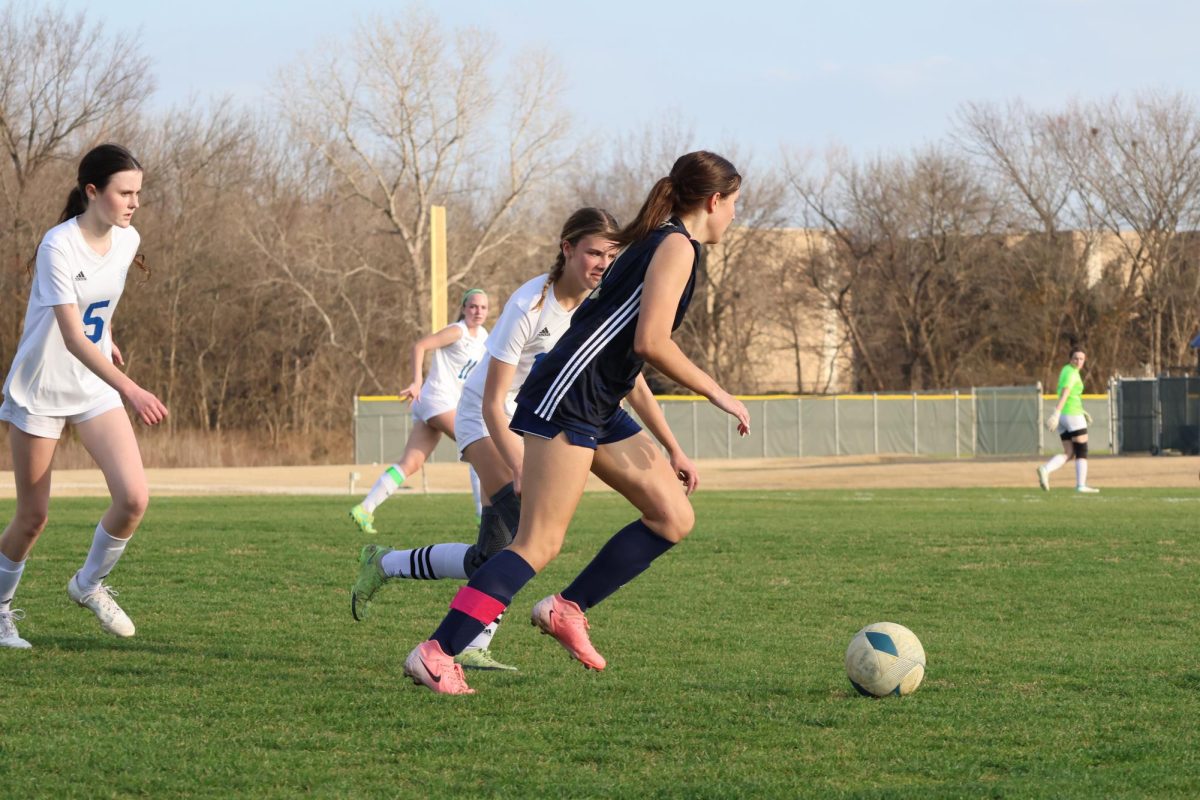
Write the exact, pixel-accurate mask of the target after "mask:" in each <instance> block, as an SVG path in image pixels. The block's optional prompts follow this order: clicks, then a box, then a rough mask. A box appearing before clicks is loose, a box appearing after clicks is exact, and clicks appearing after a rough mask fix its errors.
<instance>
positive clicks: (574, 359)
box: [534, 283, 642, 419]
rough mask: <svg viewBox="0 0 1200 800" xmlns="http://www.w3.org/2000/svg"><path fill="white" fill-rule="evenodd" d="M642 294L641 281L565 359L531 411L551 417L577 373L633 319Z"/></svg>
mask: <svg viewBox="0 0 1200 800" xmlns="http://www.w3.org/2000/svg"><path fill="white" fill-rule="evenodd" d="M641 297H642V284H640V283H639V284H638V286H637V288H636V289H635V290H634V291H633V294H631V295H630V296H629V299H628V300H626V301H625V302H624V303H623V304H621V307H620V308H618V309H617V310H616V311H615V312H613V314H612V316H610V317H609V318H608V319H607V320H605V321H604V322H603V324H601V325H600V327H598V328H597V329H596V330H595V331H594V332H593V333H592V335H591V336H589V337H588V338H587V340H586V341H584V343H583V344H582V345H581V346H580V348H579V349H578V350H576V351H575V355H573V356H571V358H569V359H568V360H567V363H566V364H564V365H563V368H562V371H561V372H559V373H558V377H557V378H555V379H554V382H553V383H551V384H550V388H549V389H548V390H547V391H546V396H545V397H544V398H542V402H541V403H539V404H538V407H537V410H535V411H534V413H535V414H537V415H538V416H539V417H541V418H542V419H550V418H551V417H552V416H554V412H555V410H556V409H557V408H558V404H559V403H560V402H561V401H562V398H563V395H565V394H566V393H567V390H568V389H570V388H571V384H573V383H574V382H575V379H576V378H577V377H579V373H581V372H583V370H584V368H585V367H587V365H588V364H590V363H591V361H592V359H594V358H595V357H596V355H597V354H598V353H599V352H600V350H602V349H603V348H604V346H605V345H607V344H608V343H609V342H611V341H612V340H613V339H614V338H615V337H616V336H617V334H618V333H620V332H621V329H622V328H624V327H625V326H626V325H627V324H628V323H629V320H630V319H632V318H633V317H634V316H635V315H636V314H637V313H638V311H639V309H640V304H639V301H640V299H641Z"/></svg>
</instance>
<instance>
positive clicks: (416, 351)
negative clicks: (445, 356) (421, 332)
mask: <svg viewBox="0 0 1200 800" xmlns="http://www.w3.org/2000/svg"><path fill="white" fill-rule="evenodd" d="M462 335H463V330H462V328H460V327H459V326H458V325H447V326H446V327H444V328H442V329H441V330H440V331H437V332H436V333H431V334H429V335H427V336H422V337H421V338H420V339H417V341H416V342H415V343H414V344H413V347H412V370H413V380H412V383H410V384H409V385H408V386H406V387H404V388H403V389H401V390H400V397H401V399H403V398H406V397H407V398H411V399H413V400H419V399H420V398H421V383H422V381H423V380H424V378H423V377H422V375H421V369H422V367H423V366H424V365H425V353H426V352H427V351H429V350H438V349H440V348H442V347H445V346H446V345H448V344H454V343H455V342H457V341H458V340H459V339H461V338H462Z"/></svg>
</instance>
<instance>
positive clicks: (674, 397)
mask: <svg viewBox="0 0 1200 800" xmlns="http://www.w3.org/2000/svg"><path fill="white" fill-rule="evenodd" d="M970 396H971V395H970V392H968V391H962V392H960V393H958V394H917V396H916V397H917V400H953V399H955V398H956V397H957V398H958V399H960V400H961V399H962V398H964V397H970ZM1057 397H1058V395H1054V394H1043V395H1042V399H1043V400H1054V399H1055V398H1057ZM737 398H738V399H739V400H908V401H909V402H911V401H912V399H913V395H912V393H911V392H910V393H908V394H897V393H890V394H861V393H859V394H739V395H737ZM654 399H655V400H661V401H664V402H688V403H697V402H707V401H706V400H705V399H704V398H703V397H701V396H700V395H696V394H656V395H654ZM1083 399H1084V400H1107V399H1108V395H1106V394H1085V395H1083ZM358 401H359V402H360V403H395V402H399V401H400V395H396V394H360V395H359V396H358Z"/></svg>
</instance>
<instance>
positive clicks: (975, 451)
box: [971, 386, 979, 458]
mask: <svg viewBox="0 0 1200 800" xmlns="http://www.w3.org/2000/svg"><path fill="white" fill-rule="evenodd" d="M971 457H972V458H978V457H979V398H978V397H976V393H974V386H972V387H971Z"/></svg>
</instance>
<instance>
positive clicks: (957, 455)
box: [954, 389, 962, 458]
mask: <svg viewBox="0 0 1200 800" xmlns="http://www.w3.org/2000/svg"><path fill="white" fill-rule="evenodd" d="M954 457H955V458H961V457H962V450H961V448H960V447H959V446H958V389H955V390H954Z"/></svg>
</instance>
